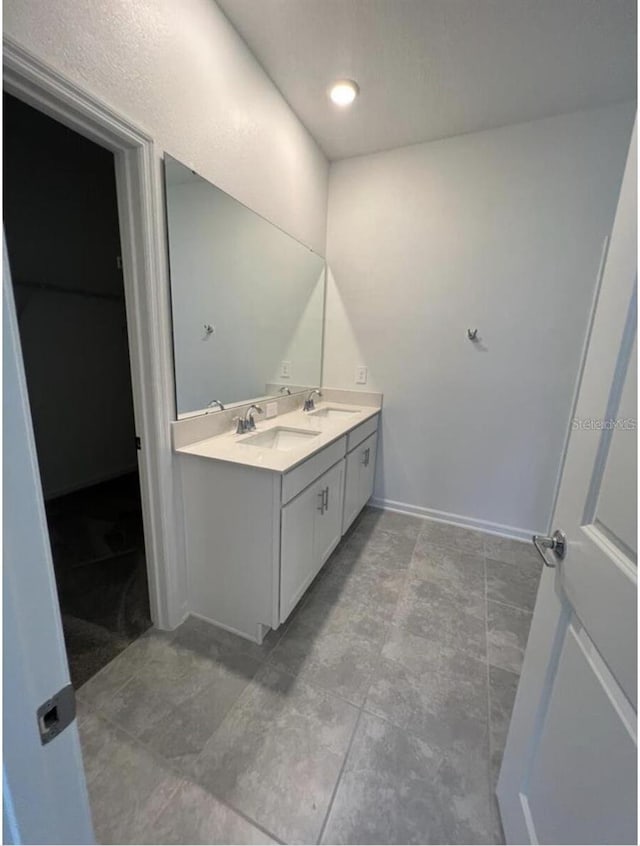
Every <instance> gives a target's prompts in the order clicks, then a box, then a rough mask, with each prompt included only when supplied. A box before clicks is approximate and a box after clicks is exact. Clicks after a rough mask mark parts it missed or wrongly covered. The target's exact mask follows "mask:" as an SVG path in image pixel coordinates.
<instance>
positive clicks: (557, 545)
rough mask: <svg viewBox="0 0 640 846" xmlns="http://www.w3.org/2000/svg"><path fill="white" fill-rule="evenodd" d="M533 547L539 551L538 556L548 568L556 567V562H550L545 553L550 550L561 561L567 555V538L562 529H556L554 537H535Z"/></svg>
mask: <svg viewBox="0 0 640 846" xmlns="http://www.w3.org/2000/svg"><path fill="white" fill-rule="evenodd" d="M532 540H533V545H534V546H535V548H536V549H537V550H538V555H539V556H540V558H542V560H543V561H544V563H545V565H546V566H547V567H555V566H556V563H555V561H553V562H552V561H548V560H547V556H546V555H545V551H546V550H547V549H550V550H551V552H553V553H554V554H555V555H556V556H557V557H558V558H559V559H560V560H561V561H562V559H563V558H564V557H565V555H566V554H567V536H566V535H565V533H564V532H562V531H561V530H560V529H556V530H555V532H554V533H553V534H552V535H533V537H532Z"/></svg>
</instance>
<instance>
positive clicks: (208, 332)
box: [202, 323, 216, 341]
mask: <svg viewBox="0 0 640 846" xmlns="http://www.w3.org/2000/svg"><path fill="white" fill-rule="evenodd" d="M215 331H216V330H215V329H214V328H213V326H212V325H211V324H210V323H205V324H204V335H203V337H202V340H203V341H206V340H207V338H208V337H209V336H210V335H213V333H214V332H215Z"/></svg>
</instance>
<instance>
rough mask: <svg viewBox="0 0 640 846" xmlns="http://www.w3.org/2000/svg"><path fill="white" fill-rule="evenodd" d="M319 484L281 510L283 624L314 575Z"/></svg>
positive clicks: (320, 495) (303, 492) (319, 498)
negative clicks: (315, 526)
mask: <svg viewBox="0 0 640 846" xmlns="http://www.w3.org/2000/svg"><path fill="white" fill-rule="evenodd" d="M321 498H322V492H321V486H320V484H319V481H318V482H317V483H315V484H313V485H311V486H310V487H308V488H307V489H306V490H304V491H302V493H300V494H298V496H297V497H295V499H292V500H291V502H289V503H288V504H287V505H285V507H284V508H283V509H282V534H281V543H280V622H281V623H283V622H284V621H285V620H286V619H287V617H288V616H289V614H290V613H291V611H292V610H293V609H294V607H295V605H296V603H297V602H298V600H299V599H300V597H301V596H302V594H303V593H304V592H305V590H306V589H307V587H308V586H309V584H310V583H311V580H312V579H313V577H314V575H315V572H316V570H315V560H314V538H313V535H314V523H315V519H316V514H317V515H318V517H320V511H319V510H317V509H319V508H320V506H321V504H322V503H321Z"/></svg>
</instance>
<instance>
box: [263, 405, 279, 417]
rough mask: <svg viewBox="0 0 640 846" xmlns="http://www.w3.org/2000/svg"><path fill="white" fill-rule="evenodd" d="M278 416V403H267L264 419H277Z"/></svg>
mask: <svg viewBox="0 0 640 846" xmlns="http://www.w3.org/2000/svg"><path fill="white" fill-rule="evenodd" d="M277 416H278V403H277V402H268V403H267V412H266V414H265V417H277Z"/></svg>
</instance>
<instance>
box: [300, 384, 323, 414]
mask: <svg viewBox="0 0 640 846" xmlns="http://www.w3.org/2000/svg"><path fill="white" fill-rule="evenodd" d="M314 394H317V395H318V396H319V397H321V396H322V391H319V390H318V388H314V389H313V390H312V391H309V396H308V397H307V398H306V400H305V401H304V410H305V411H313V409H314V408H315V405H314V402H313V395H314Z"/></svg>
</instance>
